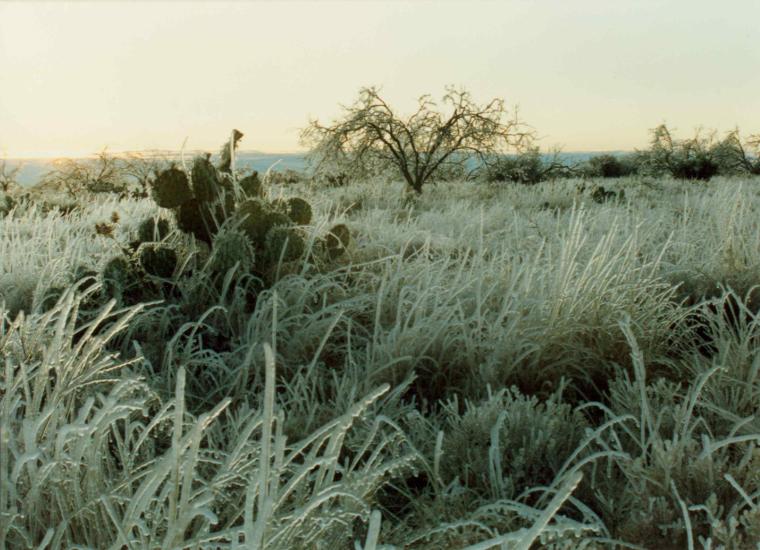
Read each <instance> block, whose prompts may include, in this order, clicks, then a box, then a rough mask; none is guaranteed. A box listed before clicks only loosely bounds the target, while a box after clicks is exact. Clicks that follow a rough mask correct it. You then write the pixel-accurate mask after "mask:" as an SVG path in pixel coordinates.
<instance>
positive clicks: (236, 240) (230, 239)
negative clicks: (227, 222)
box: [209, 229, 255, 273]
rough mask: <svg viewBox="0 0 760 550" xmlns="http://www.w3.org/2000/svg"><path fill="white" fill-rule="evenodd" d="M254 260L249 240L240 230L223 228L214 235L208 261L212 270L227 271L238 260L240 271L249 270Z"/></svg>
mask: <svg viewBox="0 0 760 550" xmlns="http://www.w3.org/2000/svg"><path fill="white" fill-rule="evenodd" d="M254 260H255V253H254V251H253V246H252V245H251V241H250V240H249V239H248V237H247V236H246V234H245V233H243V232H242V231H239V230H231V229H225V230H223V231H221V232H219V233H218V234H217V235H216V236H215V237H214V243H213V245H212V248H211V261H210V263H209V265H210V268H211V270H212V271H214V272H216V273H227V272H228V271H229V270H230V269H232V267H233V266H234V265H235V264H236V263H238V262H239V263H240V269H241V270H242V271H244V272H245V271H250V270H251V269H252V268H253V265H254Z"/></svg>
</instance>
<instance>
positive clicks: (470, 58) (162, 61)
mask: <svg viewBox="0 0 760 550" xmlns="http://www.w3.org/2000/svg"><path fill="white" fill-rule="evenodd" d="M758 20H760V3H758V2H753V1H744V0H739V1H735V2H732V4H731V6H730V9H729V8H728V7H727V6H726V5H724V4H716V3H714V2H708V1H696V0H695V1H691V2H687V1H685V0H674V1H670V2H657V1H654V0H638V1H636V0H630V1H629V0H626V1H622V0H621V1H617V2H609V1H607V0H576V1H574V2H567V3H559V2H551V1H549V0H536V1H535V2H527V1H524V0H514V1H510V2H475V1H472V2H467V3H463V2H429V1H417V2H399V1H395V2H371V3H364V2H355V3H347V2H344V3H341V2H277V3H275V2H231V3H221V2H218V3H211V2H151V3H148V2H136V3H134V2H133V3H119V2H103V3H95V2H76V3H75V2H52V3H43V2H26V3H22V2H10V3H8V2H4V3H0V67H2V70H0V90H1V92H0V156H8V157H29V158H32V157H37V158H40V157H49V158H52V157H60V156H79V155H90V154H95V153H97V152H99V151H101V150H102V149H103V148H107V149H108V151H110V152H114V153H116V152H120V151H136V150H146V149H161V150H172V151H177V150H179V149H180V147H181V146H182V143H183V141H184V140H185V138H187V139H188V141H187V149H188V150H200V149H203V150H209V151H216V150H218V148H219V146H220V145H221V143H222V142H223V141H224V139H225V137H226V136H227V135H228V134H229V132H230V130H231V129H232V128H239V129H240V130H241V131H242V132H243V133H244V134H245V137H244V138H243V141H242V143H241V146H242V148H243V149H245V150H256V151H264V152H279V153H285V152H297V151H301V150H302V147H301V146H300V144H299V141H298V135H299V130H300V128H303V127H304V126H306V125H307V123H308V121H309V119H310V118H312V117H317V118H319V119H320V120H322V121H323V122H326V121H330V120H332V119H333V118H335V117H337V116H339V115H340V113H341V110H340V107H339V105H340V104H350V103H352V102H353V100H354V99H355V98H356V96H357V92H358V90H359V88H361V87H363V86H369V85H378V86H380V87H381V88H382V90H383V96H384V97H386V98H387V100H388V102H389V103H390V104H391V105H392V106H394V107H396V108H397V110H398V112H400V113H407V112H408V111H410V110H411V109H412V108H413V106H414V102H415V100H416V98H417V97H418V96H420V95H422V94H425V93H429V94H431V95H432V96H433V97H434V98H440V96H441V95H442V94H443V92H444V87H445V86H446V85H448V84H454V85H457V86H463V87H465V88H466V89H468V90H469V91H470V92H472V94H473V97H474V98H475V99H476V100H477V101H479V102H486V101H488V100H490V99H491V98H493V97H503V98H504V99H505V100H506V103H507V105H509V106H515V105H519V108H520V114H521V118H523V119H524V120H525V122H527V123H528V124H530V125H531V126H532V127H533V128H535V129H536V131H537V133H538V134H539V135H540V136H542V137H543V139H542V140H541V142H540V144H541V146H542V148H545V149H548V148H550V147H552V146H554V145H559V146H561V147H562V148H563V150H565V151H602V150H632V149H634V148H642V147H645V146H646V143H647V140H648V137H649V134H648V130H649V129H650V128H653V127H654V126H656V125H658V124H660V123H661V122H667V123H668V125H669V126H670V127H672V128H674V129H675V130H676V132H675V133H676V136H677V137H687V136H690V135H692V133H693V130H694V129H695V127H697V126H700V125H702V126H704V127H705V128H715V129H717V130H718V131H720V132H725V131H728V130H731V129H733V128H734V127H735V126H737V125H738V126H739V128H740V129H741V131H742V133H743V134H744V135H746V134H750V133H758V132H760V94H759V93H758V90H760V73H759V72H758V71H757V70H755V69H756V68H757V67H760V48H759V47H758V46H757V44H758V38H759V37H760V33H759V32H758V30H757V21H758ZM62 154H63V155H62Z"/></svg>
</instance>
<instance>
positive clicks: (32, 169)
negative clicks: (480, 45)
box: [6, 149, 630, 187]
mask: <svg viewBox="0 0 760 550" xmlns="http://www.w3.org/2000/svg"><path fill="white" fill-rule="evenodd" d="M629 152H630V151H586V152H581V151H568V152H563V153H560V158H561V160H562V161H563V162H566V163H569V164H573V163H576V162H583V161H585V160H588V159H589V158H590V157H592V156H596V155H602V154H607V155H624V154H628V153H629ZM205 153H207V151H202V150H191V151H189V150H186V151H173V150H160V149H150V150H145V151H120V152H118V153H114V155H116V156H126V155H129V154H139V155H142V156H145V157H147V158H151V157H168V158H170V159H176V160H177V161H179V159H180V158H181V156H182V155H184V157H185V159H186V161H190V160H191V159H192V158H193V157H194V156H197V155H203V154H205ZM545 156H547V157H550V156H551V155H545ZM216 157H218V154H217V153H214V154H212V158H216ZM75 158H82V159H84V158H92V157H89V156H87V157H75ZM235 159H236V165H237V167H238V168H241V169H244V168H247V169H253V170H258V171H259V172H265V171H266V170H268V169H269V168H270V167H271V168H272V170H278V171H281V170H299V171H301V170H304V169H306V154H305V153H264V152H261V151H238V152H237V154H236V155H235ZM54 161H55V159H51V158H43V159H40V158H37V159H34V158H26V159H15V158H9V159H6V162H7V164H8V167H9V168H11V169H13V168H15V167H16V166H19V165H21V169H20V170H19V173H18V174H17V177H16V179H17V181H18V183H19V184H21V185H23V186H25V187H26V186H31V185H35V184H36V183H37V182H39V181H40V179H41V178H42V176H43V175H44V174H45V173H46V172H48V171H50V170H52V168H53V162H54Z"/></svg>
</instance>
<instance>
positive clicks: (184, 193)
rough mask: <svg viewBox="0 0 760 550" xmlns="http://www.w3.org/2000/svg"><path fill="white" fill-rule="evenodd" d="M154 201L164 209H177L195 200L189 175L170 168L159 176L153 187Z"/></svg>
mask: <svg viewBox="0 0 760 550" xmlns="http://www.w3.org/2000/svg"><path fill="white" fill-rule="evenodd" d="M152 193H153V200H155V201H156V204H158V206H161V207H162V208H176V207H177V206H179V205H181V204H182V203H184V202H186V201H189V200H190V199H192V198H193V192H192V191H191V189H190V183H189V182H188V181H187V175H186V174H185V173H184V172H183V171H182V170H180V169H178V168H174V167H172V168H169V169H167V170H164V171H163V172H161V173H159V174H158V177H156V180H155V181H154V182H153V187H152Z"/></svg>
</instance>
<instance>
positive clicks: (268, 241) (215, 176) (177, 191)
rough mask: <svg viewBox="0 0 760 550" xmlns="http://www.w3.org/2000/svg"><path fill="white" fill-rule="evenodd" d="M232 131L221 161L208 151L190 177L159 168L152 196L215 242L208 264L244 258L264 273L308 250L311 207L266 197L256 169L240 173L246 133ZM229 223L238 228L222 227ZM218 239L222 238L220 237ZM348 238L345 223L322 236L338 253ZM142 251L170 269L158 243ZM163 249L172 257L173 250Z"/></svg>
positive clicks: (182, 223)
mask: <svg viewBox="0 0 760 550" xmlns="http://www.w3.org/2000/svg"><path fill="white" fill-rule="evenodd" d="M233 136H234V139H233V140H230V141H229V142H227V143H226V144H225V146H223V148H222V155H221V163H220V165H219V166H214V164H213V163H212V162H211V160H210V155H205V156H199V157H196V158H195V159H194V161H193V165H192V169H191V170H190V174H189V177H188V175H187V174H186V173H185V172H183V171H181V170H179V169H178V168H176V167H173V166H172V167H170V168H169V169H167V170H165V171H163V172H161V173H160V174H158V176H157V178H156V180H155V182H154V184H153V198H154V200H155V201H156V203H157V204H158V205H159V206H161V207H164V208H168V209H170V210H171V211H172V212H173V215H174V218H175V220H176V223H177V227H178V229H179V230H180V231H182V232H184V233H188V234H192V235H194V236H195V237H196V238H197V239H199V240H201V241H204V242H206V243H208V244H209V245H210V246H211V249H212V255H213V259H212V261H211V262H210V263H209V265H210V266H211V268H212V269H213V270H215V271H216V270H218V271H219V272H222V273H223V272H225V271H226V270H227V269H229V268H231V267H232V266H234V265H235V264H236V263H238V262H239V263H240V265H241V266H243V267H244V268H246V269H247V270H250V271H252V272H257V273H265V272H268V271H269V267H270V266H271V265H272V264H276V263H281V262H291V261H295V260H298V259H300V258H301V257H303V256H304V254H305V252H306V250H307V246H306V241H305V239H304V235H303V232H302V230H300V229H299V228H298V226H301V225H308V224H309V223H311V221H312V208H311V205H310V204H309V203H308V202H307V201H306V200H304V199H302V198H299V197H293V198H290V199H287V200H286V199H273V200H267V199H266V198H265V193H264V187H263V185H262V182H261V180H260V179H259V176H258V173H256V172H254V173H252V174H250V175H248V176H246V177H243V178H240V179H237V178H236V175H235V173H234V170H233V169H232V163H231V159H232V157H233V155H234V147H236V146H237V142H238V141H239V139H240V138H241V137H242V133H240V132H237V131H235V132H234V134H233ZM231 148H232V149H233V150H232V151H230V149H231ZM226 222H229V223H226ZM146 223H147V222H146ZM227 225H229V226H230V227H231V228H234V230H230V231H226V230H225V229H223V228H225V227H226V226H227ZM141 231H142V232H141V239H142V237H143V236H147V235H148V234H150V233H153V234H154V235H155V234H157V232H158V234H160V230H159V229H156V228H154V227H149V226H146V227H145V228H144V229H141ZM242 237H244V238H246V239H247V243H246V245H242V244H241V242H240V239H241V238H242ZM219 239H223V242H222V241H220V242H217V241H218V240H219ZM349 240H350V233H349V230H348V228H347V227H346V226H345V225H342V224H341V225H338V226H336V227H334V228H333V229H332V230H331V231H330V232H329V233H328V235H327V236H326V237H325V238H324V239H322V240H321V241H320V243H319V244H320V246H319V247H318V248H319V250H320V251H322V252H324V253H325V254H326V256H327V257H328V258H336V257H337V256H339V255H340V254H342V253H343V252H344V251H345V250H346V247H347V246H348V243H349ZM142 254H144V255H145V262H143V261H142V259H141V261H140V263H141V265H143V268H144V269H146V271H147V266H148V265H150V266H151V269H154V268H155V271H157V272H161V273H167V272H168V267H166V268H165V270H164V267H160V268H159V266H158V265H157V263H156V262H158V256H157V254H158V252H156V250H155V247H154V248H150V251H148V250H147V249H146V250H145V251H144V252H143V253H142ZM161 254H164V256H165V257H163V259H164V260H168V256H169V255H168V252H165V253H161ZM254 259H255V262H254ZM162 265H163V264H162ZM167 266H168V264H167Z"/></svg>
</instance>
